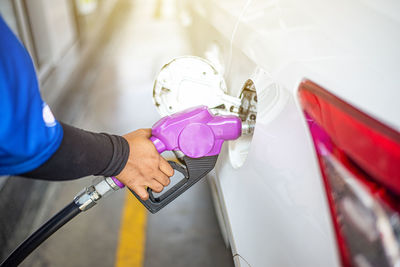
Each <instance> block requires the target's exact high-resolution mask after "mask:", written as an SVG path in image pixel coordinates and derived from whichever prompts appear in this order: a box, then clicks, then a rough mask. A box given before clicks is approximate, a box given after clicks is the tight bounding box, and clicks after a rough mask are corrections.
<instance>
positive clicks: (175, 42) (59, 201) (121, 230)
mask: <svg viewBox="0 0 400 267" xmlns="http://www.w3.org/2000/svg"><path fill="white" fill-rule="evenodd" d="M160 2H161V1H149V0H141V1H136V2H131V1H124V7H125V8H124V10H123V14H121V18H119V19H118V20H119V21H120V22H119V23H118V24H117V25H118V27H117V28H115V29H113V33H112V34H111V35H110V36H111V38H109V39H107V40H106V42H104V43H103V44H101V45H100V46H101V49H100V48H99V51H97V52H96V56H95V57H93V58H92V60H91V62H89V64H88V66H87V67H86V68H85V72H82V74H81V75H80V78H79V79H77V80H75V81H74V82H73V86H72V89H71V91H69V93H68V96H67V98H66V99H65V100H63V102H62V107H57V108H56V110H57V112H56V115H57V116H58V118H60V119H61V120H63V121H64V122H67V123H70V124H73V125H75V126H78V127H82V128H84V129H87V130H92V131H98V132H101V131H103V132H109V133H115V134H124V133H127V132H129V131H132V130H135V129H138V128H149V127H151V126H152V124H153V123H154V122H155V121H157V120H158V119H159V115H158V113H157V111H156V109H155V107H154V106H153V103H152V87H153V81H154V78H155V76H156V75H157V73H158V71H159V70H160V68H161V67H162V66H163V65H164V64H165V63H167V62H168V61H169V60H170V59H172V58H174V57H177V56H180V55H185V54H190V49H189V46H188V44H187V40H186V38H185V32H184V29H182V28H181V26H180V25H179V23H178V21H177V17H178V16H177V15H176V11H175V9H174V5H170V6H168V5H164V6H160ZM165 2H166V3H169V2H171V3H173V2H172V1H168V2H167V1H165ZM160 10H161V11H160ZM93 179H94V177H87V178H83V179H80V180H76V181H69V182H53V183H50V186H49V187H48V188H49V189H48V190H47V191H46V193H45V194H44V195H43V196H41V197H43V198H44V199H45V201H44V203H45V204H44V205H43V206H42V208H41V209H40V210H39V212H38V213H37V216H36V218H35V220H34V221H33V222H30V223H31V224H32V227H33V228H37V227H38V226H40V225H41V224H42V223H43V222H44V221H45V220H47V219H48V218H50V216H52V215H53V214H55V213H56V212H57V211H59V210H60V209H61V208H63V207H64V206H65V205H66V204H68V203H69V202H70V201H71V200H72V198H73V197H74V196H75V194H76V193H78V192H79V191H80V190H81V189H82V188H83V187H85V186H87V185H88V184H89V183H90V182H91V180H93ZM114 265H115V266H118V267H122V266H146V267H153V266H233V261H232V255H231V251H230V250H229V249H227V248H226V247H225V245H224V242H223V240H222V236H221V233H220V231H219V227H218V223H217V219H216V216H215V213H214V208H213V205H212V201H211V195H210V190H209V187H208V184H207V181H206V180H205V179H203V181H201V182H199V184H197V185H196V186H194V187H193V188H191V189H190V190H189V191H187V192H186V193H185V194H184V195H183V196H181V197H180V198H178V199H177V200H176V201H175V202H173V203H171V204H170V205H169V206H167V207H166V208H165V209H163V210H162V211H160V212H159V213H157V214H154V215H152V214H150V213H148V212H147V211H146V210H145V208H143V207H142V206H141V204H140V203H139V202H138V201H137V200H136V198H135V197H134V196H133V195H131V194H130V193H129V191H127V190H126V189H125V190H121V192H117V193H114V194H113V195H111V196H109V197H108V199H105V200H103V201H101V202H100V203H99V204H98V205H97V206H96V207H94V208H93V209H91V210H89V211H87V212H86V213H83V214H80V215H79V216H77V217H76V218H75V219H74V220H72V221H71V222H70V223H68V224H67V225H65V226H64V227H63V228H61V229H60V230H59V231H58V232H57V233H55V234H54V235H53V236H52V237H50V238H49V239H48V240H47V241H46V242H45V243H43V244H42V245H41V246H40V247H39V248H38V249H37V250H36V251H35V252H34V253H33V254H32V255H31V256H29V257H28V258H27V259H26V260H25V261H24V263H23V264H22V265H21V266H114Z"/></svg>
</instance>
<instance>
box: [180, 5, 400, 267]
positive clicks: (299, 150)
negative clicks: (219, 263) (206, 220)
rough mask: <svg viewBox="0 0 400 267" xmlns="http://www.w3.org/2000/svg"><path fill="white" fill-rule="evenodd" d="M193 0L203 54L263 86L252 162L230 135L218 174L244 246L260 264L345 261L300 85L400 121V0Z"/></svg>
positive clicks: (195, 37)
mask: <svg viewBox="0 0 400 267" xmlns="http://www.w3.org/2000/svg"><path fill="white" fill-rule="evenodd" d="M188 3H189V5H188V6H189V8H188V10H190V15H191V16H192V25H191V26H190V27H189V29H190V30H189V34H190V35H191V37H190V38H191V40H192V43H193V48H194V51H195V53H196V54H197V55H199V56H205V57H207V58H208V59H209V60H211V61H212V62H213V63H214V64H215V65H216V66H217V67H218V68H219V70H220V71H221V72H223V73H224V77H225V80H226V83H227V85H228V91H229V93H230V94H231V95H233V96H238V95H239V94H240V91H241V88H242V86H243V84H244V83H245V81H246V80H247V79H252V80H253V82H254V83H255V87H256V90H257V95H258V115H257V123H256V128H255V133H254V136H253V137H252V140H251V142H249V145H248V151H247V152H248V154H247V157H245V158H246V160H245V161H244V162H243V164H242V165H241V164H236V161H237V157H238V155H235V153H236V152H235V150H234V147H235V143H233V145H232V144H231V145H225V146H224V148H223V151H222V153H221V155H220V157H219V160H218V162H217V166H216V170H215V174H214V175H211V178H210V179H211V180H212V181H213V183H214V184H215V186H216V187H217V189H216V190H214V191H215V192H216V193H217V194H219V196H218V197H217V198H215V199H218V201H220V202H221V203H219V204H218V206H219V207H220V208H221V209H222V211H220V213H221V214H222V215H221V216H220V217H221V218H222V220H223V223H222V224H224V226H225V227H226V228H227V230H226V231H225V232H226V233H227V234H228V235H229V240H230V245H231V247H232V251H233V254H234V255H235V254H238V255H240V256H241V257H242V259H243V260H245V262H246V263H248V264H249V265H250V266H339V265H340V260H339V255H338V251H337V244H336V240H335V234H334V230H333V226H332V221H331V215H330V212H329V207H328V203H327V199H326V192H325V189H324V185H323V181H322V178H321V173H320V170H319V166H318V162H317V158H316V155H315V151H314V146H313V143H312V139H311V137H310V134H309V130H308V127H307V125H306V122H305V118H304V115H303V113H302V110H301V107H300V104H299V101H298V97H297V90H298V86H299V84H300V82H301V81H302V80H303V79H305V78H308V79H310V80H312V81H313V82H315V83H317V84H319V85H320V86H322V87H324V88H325V89H327V90H328V91H330V92H331V93H333V94H335V95H336V96H338V97H340V98H342V99H344V100H345V101H347V102H348V103H350V104H352V105H353V106H355V107H357V108H359V109H360V110H362V111H363V112H365V113H367V114H369V115H371V116H372V117H374V118H376V119H378V120H380V121H381V122H383V123H385V124H387V125H388V126H390V127H392V128H394V129H396V130H399V129H400V116H399V114H400V108H399V106H398V103H397V102H398V99H400V90H398V85H399V84H400V75H399V70H400V52H399V51H400V50H399V49H398V47H399V45H400V31H399V29H400V27H399V26H400V25H399V24H400V21H399V17H398V14H399V12H400V4H399V3H398V2H397V1H383V2H382V3H379V4H377V3H375V2H374V1H369V0H360V1H355V0H354V1H344V0H340V1H317V0H306V1H293V0H279V1H265V0H264V1H262V0H248V1H244V0H235V1H233V0H220V1H211V0H209V1H207V0H204V1H188ZM396 11H397V12H396ZM193 32H194V33H193ZM271 95H272V96H273V97H271ZM240 142H245V141H243V140H242V139H239V140H238V141H236V143H239V144H240ZM242 152H243V151H242ZM236 262H239V261H236ZM238 264H239V263H238Z"/></svg>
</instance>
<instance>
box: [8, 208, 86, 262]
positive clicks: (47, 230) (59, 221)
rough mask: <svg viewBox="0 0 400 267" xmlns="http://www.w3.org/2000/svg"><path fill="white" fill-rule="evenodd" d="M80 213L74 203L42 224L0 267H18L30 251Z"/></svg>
mask: <svg viewBox="0 0 400 267" xmlns="http://www.w3.org/2000/svg"><path fill="white" fill-rule="evenodd" d="M80 212H81V210H80V209H79V207H78V205H76V204H75V202H71V203H70V204H69V205H68V206H66V207H65V208H63V209H62V210H61V211H59V212H58V213H57V214H56V215H54V216H53V217H52V218H51V219H50V220H48V221H47V222H46V223H45V224H43V225H42V226H41V227H40V228H39V229H38V230H36V232H34V233H33V234H31V235H30V236H29V237H28V238H27V239H26V240H25V241H24V242H22V243H21V244H20V245H19V246H18V247H17V248H16V249H15V250H14V251H13V252H12V253H11V254H10V255H9V256H8V257H7V259H6V260H5V261H4V262H3V263H2V264H1V265H0V266H1V267H11V266H18V265H19V264H20V263H21V262H22V261H23V260H24V259H25V258H26V257H28V255H29V254H31V252H32V251H34V250H35V249H36V248H37V247H38V246H40V244H42V243H43V242H44V241H45V240H46V239H47V238H48V237H49V236H51V235H52V234H53V233H54V232H56V231H57V230H58V229H60V228H61V227H62V226H63V225H64V224H66V223H67V222H69V221H70V220H71V219H72V218H74V217H75V216H76V215H78V214H79V213H80Z"/></svg>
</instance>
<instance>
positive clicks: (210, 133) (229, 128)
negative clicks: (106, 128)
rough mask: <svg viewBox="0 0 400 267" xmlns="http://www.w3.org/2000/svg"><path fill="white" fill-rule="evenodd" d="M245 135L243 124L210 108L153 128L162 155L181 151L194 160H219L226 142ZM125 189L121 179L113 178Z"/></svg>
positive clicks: (172, 117) (188, 112)
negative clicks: (206, 158) (211, 110)
mask: <svg viewBox="0 0 400 267" xmlns="http://www.w3.org/2000/svg"><path fill="white" fill-rule="evenodd" d="M241 133H242V122H241V120H240V119H239V118H238V117H236V116H233V115H226V116H215V115H213V114H212V113H211V112H210V111H209V110H208V108H207V107H206V106H198V107H193V108H189V109H186V110H184V111H181V112H178V113H175V114H172V115H170V116H166V117H163V118H162V119H160V120H159V121H158V122H156V123H155V124H154V125H153V127H152V136H151V137H150V140H151V141H152V142H153V144H154V146H155V147H156V149H157V151H158V153H160V154H161V153H162V152H164V151H166V150H170V151H171V150H178V151H182V152H183V154H185V155H186V156H188V157H190V158H201V157H208V156H215V155H218V154H219V153H220V152H221V147H222V144H223V143H224V141H226V140H234V139H237V138H239V137H240V135H241ZM111 178H112V179H113V181H114V182H115V183H116V184H117V185H118V187H120V188H123V187H124V184H122V183H121V182H120V181H119V180H118V179H117V178H115V177H111Z"/></svg>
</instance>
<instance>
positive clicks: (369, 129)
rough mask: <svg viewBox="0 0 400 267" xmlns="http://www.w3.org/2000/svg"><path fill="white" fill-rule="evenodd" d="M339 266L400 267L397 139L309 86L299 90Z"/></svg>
mask: <svg viewBox="0 0 400 267" xmlns="http://www.w3.org/2000/svg"><path fill="white" fill-rule="evenodd" d="M299 97H300V102H301V105H302V107H303V111H304V113H305V116H306V119H307V122H308V125H309V128H310V131H311V135H312V137H313V141H314V145H315V148H316V152H317V155H318V160H319V164H320V167H321V172H322V176H323V178H324V183H325V188H326V191H327V196H328V200H329V204H330V209H331V214H332V219H333V221H334V226H335V231H336V236H337V242H338V247H339V251H340V253H341V258H342V263H343V265H344V266H400V134H399V132H397V131H395V130H393V129H391V128H389V127H388V126H385V125H384V124H382V123H380V122H379V121H377V120H375V119H373V118H371V117H370V116H368V115H366V114H364V113H363V112H361V111H359V110H357V109H356V108H354V107H352V106H351V105H349V104H347V103H346V102H344V101H342V100H341V99H339V98H337V97H336V96H334V95H332V94H330V93H329V92H327V91H326V90H324V89H322V88H321V87H319V86H318V85H316V84H315V83H313V82H311V81H308V80H306V81H303V82H302V83H301V85H300V88H299Z"/></svg>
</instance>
